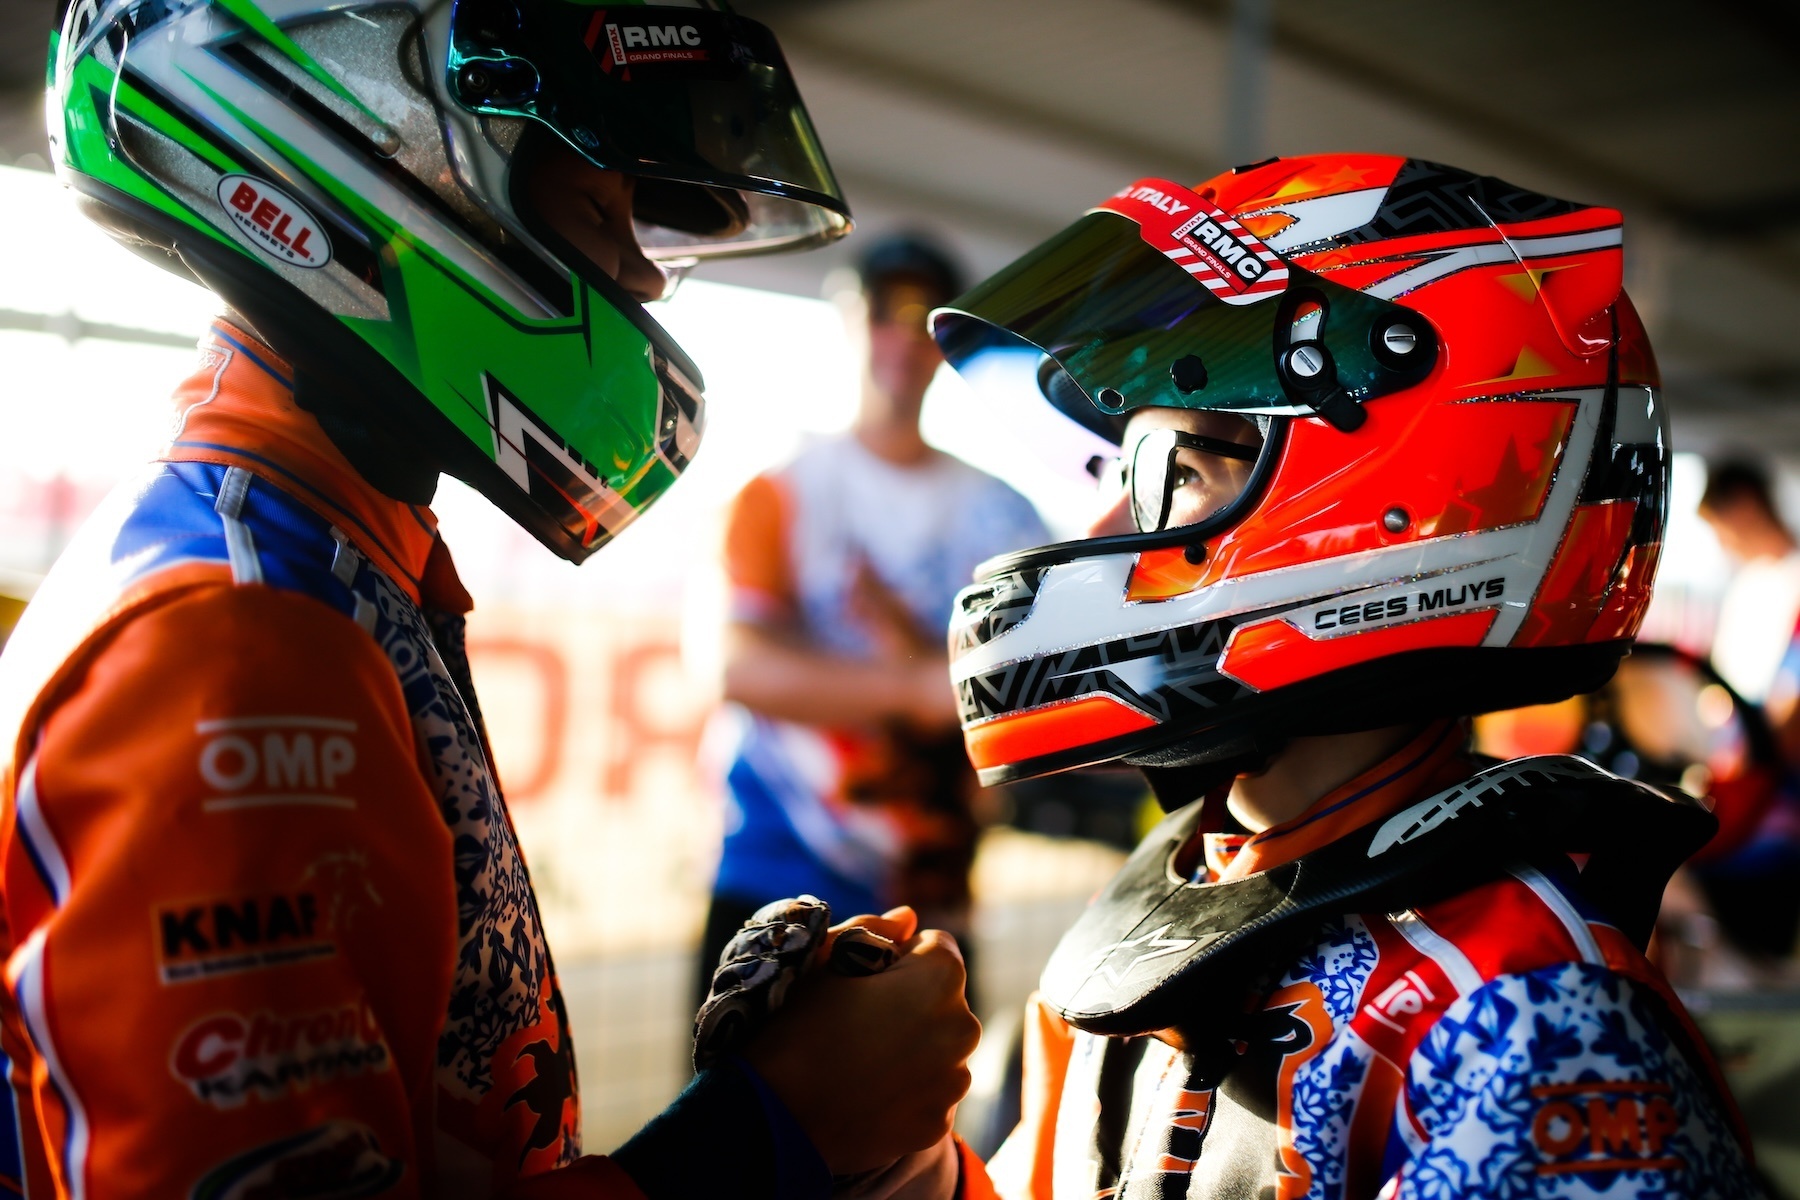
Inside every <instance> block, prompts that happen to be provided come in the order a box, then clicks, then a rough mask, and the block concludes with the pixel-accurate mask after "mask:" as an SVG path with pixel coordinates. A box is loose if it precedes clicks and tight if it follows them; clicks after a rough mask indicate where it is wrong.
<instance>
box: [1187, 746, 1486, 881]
mask: <svg viewBox="0 0 1800 1200" xmlns="http://www.w3.org/2000/svg"><path fill="white" fill-rule="evenodd" d="M1468 735H1469V726H1468V722H1467V721H1465V720H1462V719H1460V718H1445V719H1442V720H1438V721H1433V722H1432V723H1431V724H1429V725H1427V726H1426V727H1425V728H1424V729H1422V730H1420V731H1419V733H1418V734H1417V735H1416V736H1415V737H1413V738H1412V739H1411V740H1410V741H1408V742H1407V743H1406V744H1405V745H1404V746H1401V747H1400V749H1398V750H1396V751H1395V752H1394V753H1393V754H1391V755H1389V756H1388V757H1387V758H1385V759H1383V760H1381V761H1380V762H1378V763H1376V764H1375V765H1374V766H1372V767H1370V768H1369V769H1368V770H1367V771H1364V772H1363V773H1362V774H1360V775H1358V776H1356V777H1355V778H1354V779H1351V780H1350V781H1349V782H1347V783H1345V784H1343V785H1341V786H1339V787H1337V788H1335V789H1333V790H1332V791H1330V792H1327V793H1326V794H1325V795H1324V796H1321V797H1320V798H1319V799H1318V800H1316V801H1315V802H1314V803H1313V804H1312V806H1311V807H1310V808H1308V809H1307V810H1306V811H1305V812H1303V813H1301V814H1300V815H1299V816H1297V817H1294V818H1293V819H1292V820H1288V821H1283V822H1282V823H1281V824H1279V825H1271V826H1270V827H1269V828H1267V829H1265V830H1263V831H1262V832H1260V833H1255V834H1247V835H1246V834H1230V833H1208V834H1205V835H1203V836H1204V838H1205V843H1204V851H1205V861H1206V865H1207V868H1208V875H1209V877H1210V879H1211V880H1212V881H1214V882H1218V881H1222V880H1228V879H1242V878H1244V877H1245V876H1248V875H1254V874H1256V873H1257V872H1259V871H1266V870H1268V869H1269V868H1271V867H1277V866H1280V865H1282V864H1283V863H1289V862H1292V861H1294V860H1295V859H1297V858H1299V857H1300V856H1301V855H1303V854H1310V853H1311V852H1313V851H1314V850H1317V849H1318V848H1319V847H1321V846H1324V845H1327V844H1328V843H1330V842H1334V841H1336V840H1337V839H1338V838H1340V837H1343V836H1344V835H1345V834H1347V833H1349V832H1350V831H1352V830H1355V829H1360V828H1362V827H1363V826H1365V825H1367V824H1369V823H1370V822H1372V821H1379V820H1381V819H1382V818H1383V817H1387V816H1391V815H1393V814H1394V813H1396V812H1398V811H1400V809H1402V808H1404V807H1405V806H1406V805H1408V804H1410V803H1412V802H1413V801H1415V800H1417V799H1419V798H1420V797H1422V796H1427V795H1430V794H1431V793H1433V792H1437V791H1442V790H1443V789H1444V788H1447V787H1449V786H1450V785H1451V784H1453V783H1456V782H1457V781H1458V780H1461V779H1466V778H1467V777H1468V776H1470V775H1472V774H1474V772H1475V765H1474V763H1473V762H1471V761H1470V759H1469V757H1468V740H1469V737H1468Z"/></svg>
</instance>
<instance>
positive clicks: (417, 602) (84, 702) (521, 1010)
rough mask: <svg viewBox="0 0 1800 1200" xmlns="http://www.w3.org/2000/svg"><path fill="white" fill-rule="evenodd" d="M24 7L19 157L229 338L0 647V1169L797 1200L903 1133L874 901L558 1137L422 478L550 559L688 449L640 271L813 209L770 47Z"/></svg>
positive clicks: (629, 8)
mask: <svg viewBox="0 0 1800 1200" xmlns="http://www.w3.org/2000/svg"><path fill="white" fill-rule="evenodd" d="M64 7H65V8H66V10H67V13H66V17H65V19H64V22H63V24H62V25H61V28H60V32H59V33H58V34H56V35H55V36H53V38H52V40H51V48H52V49H51V53H52V64H51V66H52V76H51V95H50V101H49V111H50V113H51V117H52V139H51V140H52V146H53V150H54V152H55V154H56V157H57V167H58V172H59V174H60V175H61V176H62V178H63V180H64V182H65V183H67V184H69V185H70V187H71V188H72V189H73V190H75V191H76V192H77V193H78V195H79V197H80V199H81V201H82V203H83V204H84V206H85V209H86V211H87V212H88V214H89V215H90V216H92V217H94V218H95V219H96V220H97V221H99V222H100V223H101V224H102V225H103V226H104V227H105V228H106V229H107V230H108V232H110V233H112V234H114V235H115V236H116V237H118V238H120V239H121V240H122V241H124V242H125V243H126V244H128V245H129V246H130V247H131V248H133V249H134V250H136V251H138V252H140V253H142V254H145V255H146V256H147V257H150V258H151V259H153V260H155V261H157V262H159V263H160V264H161V265H164V266H166V267H168V268H169V269H171V270H173V271H175V272H177V273H178V274H181V275H183V276H185V277H187V278H189V279H191V280H193V281H195V282H198V283H201V284H202V285H204V286H206V287H208V288H210V289H211V290H213V291H214V292H215V293H217V295H218V296H219V297H220V299H221V301H222V302H223V303H224V305H225V306H226V316H225V317H224V318H222V319H220V320H219V321H217V322H216V323H215V324H213V325H212V327H211V328H210V329H209V330H208V331H207V333H206V334H205V336H204V337H203V338H202V339H201V344H200V347H199V361H198V363H197V364H196V369H195V373H194V374H193V375H192V376H191V377H190V378H189V379H188V380H186V381H185V382H184V383H183V384H181V385H180V387H179V388H178V389H177V392H176V395H175V404H174V409H175V412H174V422H173V426H174V428H173V431H172V433H171V438H170V441H169V442H168V443H167V444H166V445H165V446H164V447H163V448H162V451H161V453H160V454H159V455H158V456H157V459H156V461H154V462H152V463H150V464H148V465H147V466H146V467H145V468H144V470H143V471H142V472H141V473H140V474H139V475H138V476H137V477H135V478H133V479H131V480H128V481H127V482H126V483H125V484H123V485H122V486H121V487H119V488H118V489H117V490H116V491H115V492H114V493H113V494H112V496H111V497H110V498H109V499H108V500H107V501H106V502H105V503H103V504H102V506H101V508H100V509H99V510H98V511H97V512H96V513H95V514H94V516H93V517H92V518H91V519H90V520H89V521H88V523H87V524H86V525H85V526H84V527H83V529H82V531H81V532H80V533H79V534H78V535H77V536H76V538H75V540H74V542H73V543H72V544H71V546H70V547H69V549H68V550H67V551H66V552H65V553H64V554H63V556H62V557H61V559H60V560H59V561H58V562H57V564H56V566H55V567H54V569H53V570H52V571H51V573H50V576H49V578H47V579H46V580H45V582H44V584H43V586H42V588H41V589H40V590H39V591H38V593H37V595H36V597H35V598H34V600H33V603H32V604H31V606H30V608H29V609H28V610H27V612H26V613H25V615H24V617H23V618H21V620H20V623H19V626H18V628H17V630H16V631H15V634H14V636H13V638H12V640H11V641H10V642H9V643H8V645H7V648H6V652H5V655H4V656H3V657H0V711H4V712H5V714H6V720H7V722H8V723H9V724H8V725H7V729H6V736H7V741H6V752H7V765H6V772H5V784H6V801H7V803H6V806H5V810H4V814H5V815H4V822H5V823H4V829H3V830H0V833H3V834H4V836H3V837H0V847H3V849H4V856H3V857H0V903H3V905H4V921H3V922H0V944H3V946H4V953H5V957H6V968H7V978H8V981H9V985H8V987H7V988H6V990H5V991H4V993H3V995H0V1017H3V1025H4V1028H3V1033H0V1039H3V1042H4V1050H5V1056H6V1058H7V1059H8V1060H9V1064H10V1070H11V1075H12V1084H13V1086H12V1087H11V1088H10V1089H8V1091H7V1093H6V1098H7V1101H8V1104H9V1106H10V1108H11V1111H10V1113H9V1114H8V1115H7V1119H6V1120H5V1121H4V1122H0V1128H4V1129H5V1130H6V1131H7V1133H8V1134H9V1135H12V1136H11V1137H9V1138H7V1139H0V1191H7V1192H13V1193H19V1192H22V1193H24V1194H27V1195H31V1196H34V1197H88V1198H91V1200H104V1198H109V1197H146V1196H156V1197H173V1196H190V1195H192V1196H226V1195H232V1196H248V1195H258V1196H275V1195H282V1196H300V1195H306V1196H315V1197H316V1196H327V1195H330V1196H353V1195H354V1196H371V1195H375V1194H377V1193H380V1194H383V1195H392V1196H395V1197H422V1196H432V1197H455V1198H464V1197H498V1196H509V1197H525V1196H534V1197H548V1196H555V1197H560V1198H567V1200H575V1198H578V1197H591V1198H596V1200H598V1198H602V1197H605V1198H612V1200H642V1198H643V1197H645V1196H650V1197H658V1198H660V1197H696V1196H717V1195H733V1196H757V1197H764V1198H769V1200H773V1198H774V1197H781V1198H783V1200H786V1198H787V1197H822V1196H824V1195H826V1194H827V1193H828V1192H829V1191H830V1189H831V1187H832V1176H833V1175H837V1174H845V1173H855V1172H861V1171H865V1170H870V1169H877V1168H883V1167H885V1166H886V1164H888V1163H890V1162H892V1161H893V1160H895V1159H896V1158H898V1157H900V1156H902V1155H905V1154H907V1153H909V1152H912V1151H916V1150H919V1149H921V1148H923V1147H930V1146H936V1145H939V1144H941V1143H942V1141H943V1138H944V1135H945V1132H946V1131H947V1129H948V1127H949V1119H950V1111H951V1109H952V1107H953V1106H954V1104H955V1103H956V1101H957V1100H958V1098H959V1097H960V1096H961V1094H962V1092H963V1091H964V1090H966V1087H967V1079H968V1076H967V1071H966V1070H965V1069H964V1067H963V1065H962V1064H963V1062H964V1061H966V1059H967V1057H968V1055H969V1053H970V1052H971V1051H972V1049H973V1047H974V1042H975V1039H976V1037H977V1036H978V1026H977V1024H976V1022H975V1020H974V1018H973V1016H972V1015H971V1014H970V1013H969V1012H968V1010H967V1007H966V1005H965V1004H964V1002H963V997H962V983H963V973H962V966H961V963H960V960H959V959H958V957H957V955H956V950H955V947H954V944H953V943H951V942H950V941H949V940H948V939H947V938H946V937H944V935H942V934H940V933H935V932H931V931H926V932H922V933H921V932H918V930H917V923H916V921H914V920H913V918H912V917H911V915H910V914H908V913H906V912H905V911H903V910H901V911H896V912H891V913H889V914H888V915H887V917H886V918H876V917H865V918H862V919H861V920H860V921H859V922H857V924H859V925H861V926H863V927H864V929H865V930H872V931H874V932H873V934H869V933H865V932H863V931H861V930H859V931H854V932H852V936H850V937H849V938H847V939H846V938H843V937H842V934H841V932H840V934H839V935H838V936H837V937H835V938H832V937H830V936H829V935H828V934H827V930H826V923H825V921H824V920H823V919H822V920H821V921H820V922H819V928H818V929H817V931H816V934H817V937H816V938H815V941H816V942H819V943H820V945H819V949H820V950H821V951H822V952H828V948H827V946H826V945H824V944H823V943H824V942H830V944H831V945H832V946H852V947H854V946H856V945H859V944H862V943H861V941H860V940H859V939H862V938H864V937H869V936H875V937H877V938H880V937H885V938H886V939H888V940H889V941H890V942H891V943H892V944H891V945H888V946H887V947H886V949H887V950H888V951H890V952H891V953H892V955H893V958H894V965H893V967H892V969H890V970H887V971H884V972H882V973H881V974H880V975H878V976H875V977H864V978H852V977H849V976H848V975H847V974H845V973H834V972H818V973H814V974H813V975H812V976H811V977H810V978H808V979H806V980H803V981H802V983H801V985H800V986H796V987H795V988H793V989H792V991H791V993H790V995H789V997H788V1005H789V1010H788V1012H786V1013H783V1014H780V1015H779V1016H778V1017H777V1019H776V1020H775V1021H773V1022H771V1023H770V1024H768V1025H767V1026H765V1027H764V1028H763V1029H762V1030H761V1035H760V1036H759V1038H757V1039H755V1040H752V1041H748V1042H745V1043H743V1044H742V1045H741V1046H740V1047H739V1050H740V1051H741V1052H740V1053H737V1054H734V1055H732V1056H730V1057H728V1058H724V1059H721V1060H720V1061H719V1062H718V1063H717V1064H716V1065H715V1066H713V1067H712V1068H711V1069H709V1070H707V1071H704V1072H702V1073H701V1074H700V1075H699V1076H698V1077H697V1078H696V1079H695V1080H694V1082H693V1084H692V1085H691V1086H690V1087H689V1088H688V1089H687V1090H686V1091H685V1092H684V1093H683V1094H682V1095H681V1097H679V1098H678V1099H676V1100H675V1101H674V1103H672V1104H671V1105H670V1106H669V1107H668V1108H667V1109H666V1110H665V1111H664V1112H663V1113H662V1114H661V1116H659V1117H658V1118H656V1119H655V1120H654V1121H653V1122H651V1124H650V1125H648V1126H647V1127H646V1128H645V1129H644V1130H642V1131H641V1132H640V1133H639V1134H638V1135H637V1136H636V1137H634V1138H633V1139H632V1140H631V1141H630V1142H629V1143H628V1144H627V1145H626V1146H624V1147H623V1148H621V1149H620V1150H619V1151H617V1152H616V1153H615V1155H614V1156H613V1157H611V1158H602V1157H597V1156H590V1157H583V1156H582V1153H581V1144H580V1129H581V1108H580V1099H579V1095H578V1088H577V1081H576V1074H575V1054H574V1048H573V1045H572V1043H571V1040H570V1031H569V1024H568V1017H567V1012H566V1009H565V1007H564V1005H563V1000H562V995H561V992H560V989H559V986H558V982H557V973H556V968H555V966H554V964H553V961H552V958H551V953H550V949H549V946H548V944H547V942H546V938H545V933H544V929H543V925H542V921H541V918H540V913H539V909H538V906H537V901H536V898H535V895H534V892H533V889H532V884H531V879H530V876H529V874H528V872H527V870H526V867H525V863H524V860H523V858H522V856H521V853H520V849H519V846H518V843H517V840H516V838H515V836H514V833H513V828H512V824H511V821H510V818H509V817H508V814H507V809H506V804H505V801H504V798H503V796H502V794H501V791H500V787H499V783H498V780H497V779H496V778H495V777H494V774H493V770H492V767H491V760H490V757H489V753H488V745H487V736H486V732H485V729H484V726H483V722H482V719H481V710H480V707H479V705H478V704H477V703H476V700H475V694H474V690H473V688H472V686H471V679H470V676H469V665H468V659H467V656H466V653H465V646H464V638H463V631H464V614H465V613H466V612H467V611H468V609H469V607H470V600H469V596H468V593H467V592H466V591H465V590H464V588H463V586H462V584H461V583H460V582H459V580H458V578H457V575H456V569H455V567H454V565H453V564H452V562H451V559H450V556H449V552H448V550H447V549H446V547H445V546H444V544H443V542H442V540H441V539H440V538H439V537H438V536H437V531H436V519H435V517H434V516H433V515H432V512H431V510H430V509H429V508H428V507H427V505H429V503H430V502H431V500H432V497H433V495H434V493H435V491H436V488H437V484H438V480H439V476H440V474H442V473H444V472H449V473H452V474H454V475H456V476H458V477H460V478H462V479H463V480H464V481H466V482H467V483H469V484H470V485H471V486H472V487H474V488H475V489H477V490H478V491H479V492H480V493H481V494H482V495H484V496H485V497H486V498H487V500H489V501H490V502H491V503H493V504H495V505H496V506H498V507H499V508H501V509H502V510H503V511H505V512H506V513H507V514H508V515H509V516H511V517H512V518H513V519H514V520H515V521H517V522H518V524H520V525H521V526H522V527H524V528H525V529H527V530H529V531H530V532H531V533H532V534H534V535H535V536H536V537H537V538H538V540H539V541H541V542H542V543H543V544H544V546H545V547H546V548H547V549H548V551H549V552H551V553H554V554H556V555H558V556H560V557H562V558H564V559H567V560H569V561H572V562H580V561H582V560H584V559H585V558H587V557H588V556H589V555H590V554H592V553H593V552H594V551H596V550H598V549H600V548H601V547H602V546H603V545H605V544H606V543H607V542H608V541H609V540H610V539H611V538H612V536H613V535H614V534H615V533H617V532H618V530H620V529H621V528H623V527H624V526H625V525H626V524H628V523H629V522H630V521H631V520H633V519H634V518H635V517H636V516H637V515H638V513H640V512H641V511H643V510H644V509H645V508H646V507H647V506H649V505H650V504H651V503H652V502H654V501H655V500H656V499H657V498H658V497H659V496H660V495H661V494H662V493H663V492H665V491H666V490H667V489H668V488H669V487H670V486H671V485H673V483H674V482H675V480H676V478H677V477H678V476H679V475H680V474H681V473H682V472H683V470H684V469H685V467H686V466H687V463H688V460H689V459H690V457H691V456H692V455H693V453H694V452H695V450H696V449H697V448H698V443H699V438H700V431H701V429H702V428H703V424H704V421H703V416H702V407H703V398H702V394H701V389H700V385H699V379H700V376H699V372H698V369H697V368H696V367H695V366H694V365H693V364H692V363H691V362H689V361H688V359H687V357H686V356H685V355H684V354H683V352H682V350H681V348H680V347H679V346H677V345H676V344H675V343H674V342H673V340H672V339H671V338H670V337H669V336H668V334H667V333H666V332H665V331H664V330H663V329H662V328H661V327H660V326H659V325H658V324H657V322H656V321H655V320H654V319H653V318H652V317H651V315H650V313H649V312H648V311H647V310H646V309H645V307H644V305H645V304H646V303H647V302H649V301H652V300H655V299H657V298H658V297H659V296H661V295H662V294H663V292H664V290H665V287H666V286H667V275H666V273H665V270H664V269H663V267H661V266H659V263H658V259H671V258H674V259H692V258H695V257H702V256H706V255H709V254H721V253H734V252H736V253H742V252H748V251H753V250H759V249H781V248H788V249H794V248H800V247H804V246H809V245H816V244H818V243H820V242H824V241H829V240H832V239H833V238H835V237H838V236H840V235H842V234H843V233H845V232H848V228H849V220H848V211H847V209H846V208H845V206H844V203H843V200H842V198H841V196H840V195H839V194H838V191H837V186H836V184H835V182H834V181H833V179H832V177H831V174H830V170H829V168H828V167H827V166H826V164H825V159H824V156H823V151H822V150H821V148H820V147H819V146H818V144H817V141H816V138H815V137H814V135H813V132H812V128H811V124H810V121H809V120H808V118H807V116H806V114H805V111H804V108H803V107H802V106H801V103H800V99H799V95H798V93H797V92H796V90H795V88H794V84H793V81H792V79H791V77H790V76H789V74H788V73H787V69H786V67H785V64H784V62H783V59H782V56H781V53H780V50H779V48H778V47H777V46H776V44H775V42H774V39H773V36H772V35H771V34H770V33H769V32H768V30H767V29H765V28H763V27H762V26H760V25H757V24H755V23H754V22H749V21H745V20H741V19H739V18H737V17H735V16H733V15H731V14H729V13H727V12H724V11H722V10H720V9H718V8H716V7H713V6H710V5H709V6H700V5H685V6H679V7H642V6H637V5H631V4H612V5H609V6H608V7H607V10H606V13H605V16H606V20H607V21H608V22H609V24H608V25H607V27H606V28H607V29H608V30H610V31H611V34H612V36H611V38H610V39H606V38H600V39H598V40H597V38H596V35H597V34H598V33H599V31H600V29H599V25H598V23H597V22H598V20H599V14H598V13H597V12H596V11H595V10H592V9H591V8H590V7H588V6H585V5H578V4H566V3H563V2H562V0H504V2H496V3H484V2H483V0H461V2H459V3H457V4H456V5H455V6H454V8H453V9H452V8H451V7H450V6H447V5H442V4H436V3H427V2H425V0H419V2H418V3H415V4H412V5H408V4H404V3H401V4H395V3H381V4H355V3H352V4H344V3H342V2H341V0H316V2H309V0H292V2H290V3H286V4H283V5H281V6H280V8H279V10H276V9H275V6H273V5H263V6H261V7H259V6H257V5H252V4H239V3H218V4H211V3H188V4H178V5H166V4H158V3H144V4H133V3H112V4H105V5H96V4H94V3H91V2H87V3H72V4H66V5H65V6H64ZM268 11H279V13H280V14H281V22H280V23H279V24H277V23H276V22H275V21H272V20H271V18H270V17H269V16H268V15H266V13H267V12H268ZM621 30H622V31H623V33H622V34H621V32H620V31H621ZM596 45H598V47H599V50H598V51H594V50H593V48H594V47H595V46H596ZM651 45H657V46H660V47H667V46H670V45H674V46H676V47H678V48H677V49H675V50H667V49H657V50H654V51H648V50H646V51H644V52H643V53H635V52H634V50H633V48H634V47H639V48H642V47H648V46H651ZM128 48H129V51H128ZM128 52H129V65H127V63H126V61H125V59H126V56H127V53H128ZM634 53H635V61H634ZM345 64H348V65H345ZM621 67H622V68H624V70H623V71H622V72H620V71H618V68H621ZM634 73H635V75H634ZM621 76H622V77H621ZM627 81H629V82H627ZM247 113H254V114H255V117H254V118H250V117H247V116H246V115H245V114H247ZM276 181H280V182H276ZM105 284H106V280H104V279H97V280H94V281H92V285H93V286H94V287H96V288H99V287H104V286H105ZM658 916H659V914H657V913H655V912H646V913H643V914H641V917H642V919H643V920H646V921H655V920H657V919H658ZM915 934H917V936H915ZM15 1139H16V1140H15Z"/></svg>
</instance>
